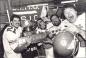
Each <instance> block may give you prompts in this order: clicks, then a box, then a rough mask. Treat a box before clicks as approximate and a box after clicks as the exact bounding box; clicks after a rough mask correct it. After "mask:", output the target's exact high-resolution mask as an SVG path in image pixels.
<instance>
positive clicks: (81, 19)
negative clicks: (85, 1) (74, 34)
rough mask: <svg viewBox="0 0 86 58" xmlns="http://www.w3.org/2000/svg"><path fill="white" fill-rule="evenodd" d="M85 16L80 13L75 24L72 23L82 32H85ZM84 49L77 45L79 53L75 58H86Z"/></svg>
mask: <svg viewBox="0 0 86 58" xmlns="http://www.w3.org/2000/svg"><path fill="white" fill-rule="evenodd" d="M85 16H86V15H85V13H82V14H81V15H79V16H78V18H77V20H76V22H75V23H74V25H76V26H77V27H78V28H80V29H82V30H85V27H86V23H85V19H86V18H85ZM85 31H86V30H85ZM85 49H86V47H81V46H80V43H79V51H78V54H77V55H76V57H75V58H86V54H85V52H86V50H85Z"/></svg>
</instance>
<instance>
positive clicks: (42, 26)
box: [37, 20, 46, 29]
mask: <svg viewBox="0 0 86 58" xmlns="http://www.w3.org/2000/svg"><path fill="white" fill-rule="evenodd" d="M37 22H38V27H39V28H41V29H46V24H45V22H44V21H43V20H38V21H37Z"/></svg>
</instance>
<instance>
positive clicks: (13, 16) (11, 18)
mask: <svg viewBox="0 0 86 58" xmlns="http://www.w3.org/2000/svg"><path fill="white" fill-rule="evenodd" d="M14 18H19V21H21V18H20V16H19V15H15V14H13V15H12V16H11V17H10V21H13V19H14Z"/></svg>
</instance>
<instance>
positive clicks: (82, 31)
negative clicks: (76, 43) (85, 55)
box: [79, 30, 86, 40]
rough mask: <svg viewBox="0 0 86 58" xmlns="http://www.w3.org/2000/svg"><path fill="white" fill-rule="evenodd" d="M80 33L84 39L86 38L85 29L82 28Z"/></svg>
mask: <svg viewBox="0 0 86 58" xmlns="http://www.w3.org/2000/svg"><path fill="white" fill-rule="evenodd" d="M79 34H80V35H81V36H82V37H83V39H84V40H86V37H85V36H86V31H85V30H80V32H79Z"/></svg>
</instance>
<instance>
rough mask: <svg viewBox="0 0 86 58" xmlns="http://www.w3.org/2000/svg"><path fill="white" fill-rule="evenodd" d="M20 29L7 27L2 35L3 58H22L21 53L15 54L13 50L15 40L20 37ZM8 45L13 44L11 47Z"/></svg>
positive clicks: (15, 45) (15, 44)
mask: <svg viewBox="0 0 86 58" xmlns="http://www.w3.org/2000/svg"><path fill="white" fill-rule="evenodd" d="M21 32H22V28H21V27H19V28H18V29H16V28H14V27H12V26H8V27H7V28H6V29H5V31H4V33H3V46H4V58H22V56H21V53H15V52H14V51H13V50H14V49H15V48H16V47H17V44H18V43H15V41H16V40H18V38H19V37H20V35H21ZM10 43H14V44H13V45H12V46H11V44H10Z"/></svg>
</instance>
